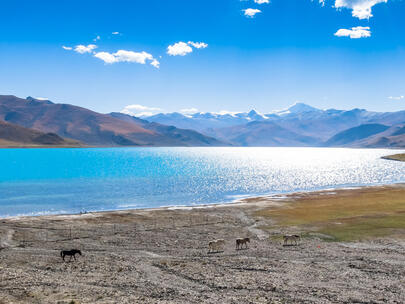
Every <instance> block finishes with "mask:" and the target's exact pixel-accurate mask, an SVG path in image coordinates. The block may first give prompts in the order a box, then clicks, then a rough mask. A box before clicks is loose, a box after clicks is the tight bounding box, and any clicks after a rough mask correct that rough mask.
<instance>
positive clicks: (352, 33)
mask: <svg viewBox="0 0 405 304" xmlns="http://www.w3.org/2000/svg"><path fill="white" fill-rule="evenodd" d="M335 36H337V37H350V38H351V39H359V38H368V37H370V36H371V32H370V28H369V27H368V26H357V27H352V28H351V29H350V30H349V29H340V30H338V31H337V32H336V33H335Z"/></svg>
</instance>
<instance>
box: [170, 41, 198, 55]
mask: <svg viewBox="0 0 405 304" xmlns="http://www.w3.org/2000/svg"><path fill="white" fill-rule="evenodd" d="M192 51H193V49H192V48H191V47H190V46H189V45H188V44H187V43H185V42H182V41H180V42H176V43H175V44H173V45H169V46H168V47H167V54H169V55H170V56H185V55H187V54H188V53H191V52H192Z"/></svg>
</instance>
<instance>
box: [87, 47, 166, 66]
mask: <svg viewBox="0 0 405 304" xmlns="http://www.w3.org/2000/svg"><path fill="white" fill-rule="evenodd" d="M94 57H96V58H98V59H101V60H102V61H104V62H105V63H109V64H112V63H117V62H132V63H140V64H145V63H146V61H149V62H150V64H151V65H152V66H154V67H155V68H159V64H160V63H159V61H157V60H156V59H155V58H153V56H152V55H151V54H149V53H147V52H144V51H142V52H133V51H126V50H119V51H117V52H115V53H108V52H98V53H95V54H94Z"/></svg>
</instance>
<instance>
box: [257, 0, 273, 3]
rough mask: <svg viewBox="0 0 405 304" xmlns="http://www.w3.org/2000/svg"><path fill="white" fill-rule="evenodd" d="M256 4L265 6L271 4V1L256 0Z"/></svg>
mask: <svg viewBox="0 0 405 304" xmlns="http://www.w3.org/2000/svg"><path fill="white" fill-rule="evenodd" d="M254 1H255V3H257V4H265V3H270V0H254Z"/></svg>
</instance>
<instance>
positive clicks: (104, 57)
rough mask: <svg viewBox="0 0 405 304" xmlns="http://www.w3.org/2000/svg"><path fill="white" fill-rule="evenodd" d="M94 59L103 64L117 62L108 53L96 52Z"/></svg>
mask: <svg viewBox="0 0 405 304" xmlns="http://www.w3.org/2000/svg"><path fill="white" fill-rule="evenodd" d="M94 57H96V58H98V59H101V60H102V61H104V62H105V63H115V62H117V59H116V58H115V56H114V55H113V54H110V53H108V52H98V53H95V54H94Z"/></svg>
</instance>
